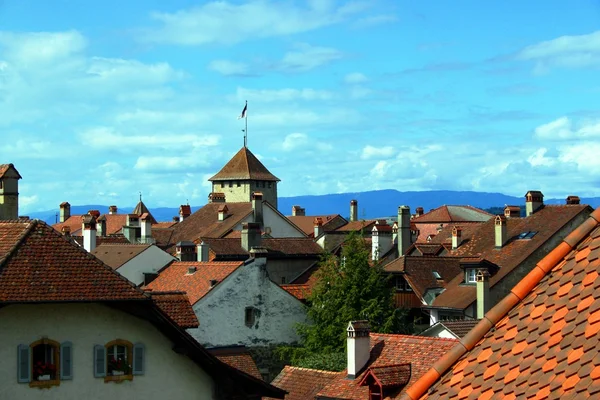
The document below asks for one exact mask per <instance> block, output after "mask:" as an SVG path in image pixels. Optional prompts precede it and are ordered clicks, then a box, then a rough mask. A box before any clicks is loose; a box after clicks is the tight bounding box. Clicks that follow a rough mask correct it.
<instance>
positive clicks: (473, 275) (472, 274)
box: [465, 268, 477, 283]
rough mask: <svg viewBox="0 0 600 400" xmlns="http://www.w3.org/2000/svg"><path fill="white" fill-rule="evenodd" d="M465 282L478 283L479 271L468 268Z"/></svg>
mask: <svg viewBox="0 0 600 400" xmlns="http://www.w3.org/2000/svg"><path fill="white" fill-rule="evenodd" d="M465 282H466V283H475V282H477V270H476V269H475V268H467V269H466V270H465Z"/></svg>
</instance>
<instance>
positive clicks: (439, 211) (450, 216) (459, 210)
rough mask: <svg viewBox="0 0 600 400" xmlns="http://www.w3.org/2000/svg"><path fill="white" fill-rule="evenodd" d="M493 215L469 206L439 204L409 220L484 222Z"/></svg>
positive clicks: (416, 222)
mask: <svg viewBox="0 0 600 400" xmlns="http://www.w3.org/2000/svg"><path fill="white" fill-rule="evenodd" d="M492 217H493V215H492V214H490V213H488V212H486V211H483V210H481V209H479V208H476V207H471V206H446V205H444V206H441V207H438V208H436V209H433V210H431V211H429V212H428V213H425V214H423V215H420V216H418V217H416V218H413V219H412V220H411V223H413V224H417V226H418V224H422V223H431V222H438V223H439V222H465V221H470V222H477V221H479V222H485V221H487V220H489V219H490V218H492Z"/></svg>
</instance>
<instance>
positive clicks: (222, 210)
mask: <svg viewBox="0 0 600 400" xmlns="http://www.w3.org/2000/svg"><path fill="white" fill-rule="evenodd" d="M228 211H229V208H227V205H225V204H223V205H222V206H220V207H219V209H218V210H217V213H218V218H217V219H218V220H219V221H225V218H227V215H228V214H227V212H228Z"/></svg>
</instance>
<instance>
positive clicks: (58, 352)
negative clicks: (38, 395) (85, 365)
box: [17, 338, 73, 388]
mask: <svg viewBox="0 0 600 400" xmlns="http://www.w3.org/2000/svg"><path fill="white" fill-rule="evenodd" d="M72 357H73V347H72V345H71V342H64V343H62V344H60V343H58V342H56V341H54V340H50V339H45V338H44V339H40V340H37V341H35V342H33V343H31V344H30V345H25V344H21V345H19V347H18V352H17V358H18V360H17V363H18V365H17V378H18V379H17V380H18V382H19V383H29V386H30V387H40V388H47V387H51V386H58V385H60V381H61V380H67V379H71V378H72V375H73V374H72Z"/></svg>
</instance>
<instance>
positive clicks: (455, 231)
mask: <svg viewBox="0 0 600 400" xmlns="http://www.w3.org/2000/svg"><path fill="white" fill-rule="evenodd" d="M461 243H462V229H461V227H460V226H455V227H454V228H452V250H456V249H458V247H459V246H460V244H461Z"/></svg>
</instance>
